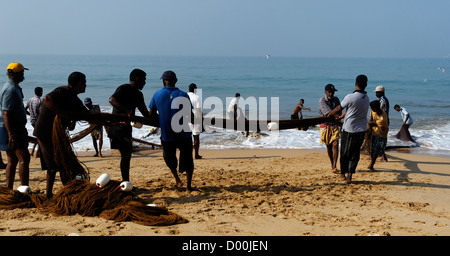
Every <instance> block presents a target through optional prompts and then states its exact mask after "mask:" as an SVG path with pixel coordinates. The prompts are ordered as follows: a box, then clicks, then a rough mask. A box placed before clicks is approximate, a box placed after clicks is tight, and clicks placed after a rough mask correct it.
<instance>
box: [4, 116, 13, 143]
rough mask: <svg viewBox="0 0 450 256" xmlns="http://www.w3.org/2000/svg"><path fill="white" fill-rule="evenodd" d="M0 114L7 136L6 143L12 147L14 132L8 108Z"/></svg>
mask: <svg viewBox="0 0 450 256" xmlns="http://www.w3.org/2000/svg"><path fill="white" fill-rule="evenodd" d="M2 116H3V121H4V124H5V128H6V132H7V133H8V137H9V141H8V145H9V147H11V148H14V133H13V129H11V128H12V127H11V119H10V112H9V111H8V110H2Z"/></svg>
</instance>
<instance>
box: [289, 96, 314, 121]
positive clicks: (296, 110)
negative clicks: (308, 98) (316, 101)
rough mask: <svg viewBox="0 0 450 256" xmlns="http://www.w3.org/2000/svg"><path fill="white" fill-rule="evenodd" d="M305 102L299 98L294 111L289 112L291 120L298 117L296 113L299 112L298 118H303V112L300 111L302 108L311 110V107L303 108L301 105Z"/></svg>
mask: <svg viewBox="0 0 450 256" xmlns="http://www.w3.org/2000/svg"><path fill="white" fill-rule="evenodd" d="M304 103H305V100H304V99H300V103H298V104H297V105H296V106H295V108H294V111H293V112H292V114H291V120H297V119H299V117H298V115H299V114H300V119H303V113H302V109H305V110H309V111H311V108H305V107H303V104H304Z"/></svg>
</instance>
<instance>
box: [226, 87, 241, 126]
mask: <svg viewBox="0 0 450 256" xmlns="http://www.w3.org/2000/svg"><path fill="white" fill-rule="evenodd" d="M240 98H241V94H239V93H236V95H235V97H234V98H233V99H232V100H231V102H230V105H229V106H228V109H227V112H228V114H229V115H230V118H232V119H234V120H237V117H238V109H239V99H240Z"/></svg>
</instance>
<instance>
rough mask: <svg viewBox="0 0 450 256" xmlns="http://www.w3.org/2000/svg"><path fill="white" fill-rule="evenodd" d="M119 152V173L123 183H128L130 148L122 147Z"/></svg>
mask: <svg viewBox="0 0 450 256" xmlns="http://www.w3.org/2000/svg"><path fill="white" fill-rule="evenodd" d="M119 152H120V172H121V174H122V180H123V181H130V162H131V148H128V147H123V148H121V149H119Z"/></svg>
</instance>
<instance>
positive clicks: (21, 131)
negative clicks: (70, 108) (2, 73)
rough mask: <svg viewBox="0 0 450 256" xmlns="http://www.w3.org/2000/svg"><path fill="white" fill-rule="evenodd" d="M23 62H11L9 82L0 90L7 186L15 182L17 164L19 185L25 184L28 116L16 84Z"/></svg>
mask: <svg viewBox="0 0 450 256" xmlns="http://www.w3.org/2000/svg"><path fill="white" fill-rule="evenodd" d="M24 70H27V69H26V68H24V67H23V65H22V64H20V63H17V62H13V63H11V64H9V65H8V67H7V75H8V82H6V83H5V85H4V86H3V89H2V90H1V92H0V107H1V110H2V115H1V118H0V150H2V151H6V155H7V157H8V164H7V166H6V186H7V187H8V188H10V189H12V188H13V185H14V176H15V174H16V167H17V164H19V176H20V183H21V185H22V186H28V185H29V184H28V182H29V170H30V169H29V164H30V153H29V152H28V131H27V129H26V124H27V115H26V112H25V107H24V105H23V93H22V88H21V87H20V86H19V83H21V82H22V81H23V80H24V79H25V78H24Z"/></svg>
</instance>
